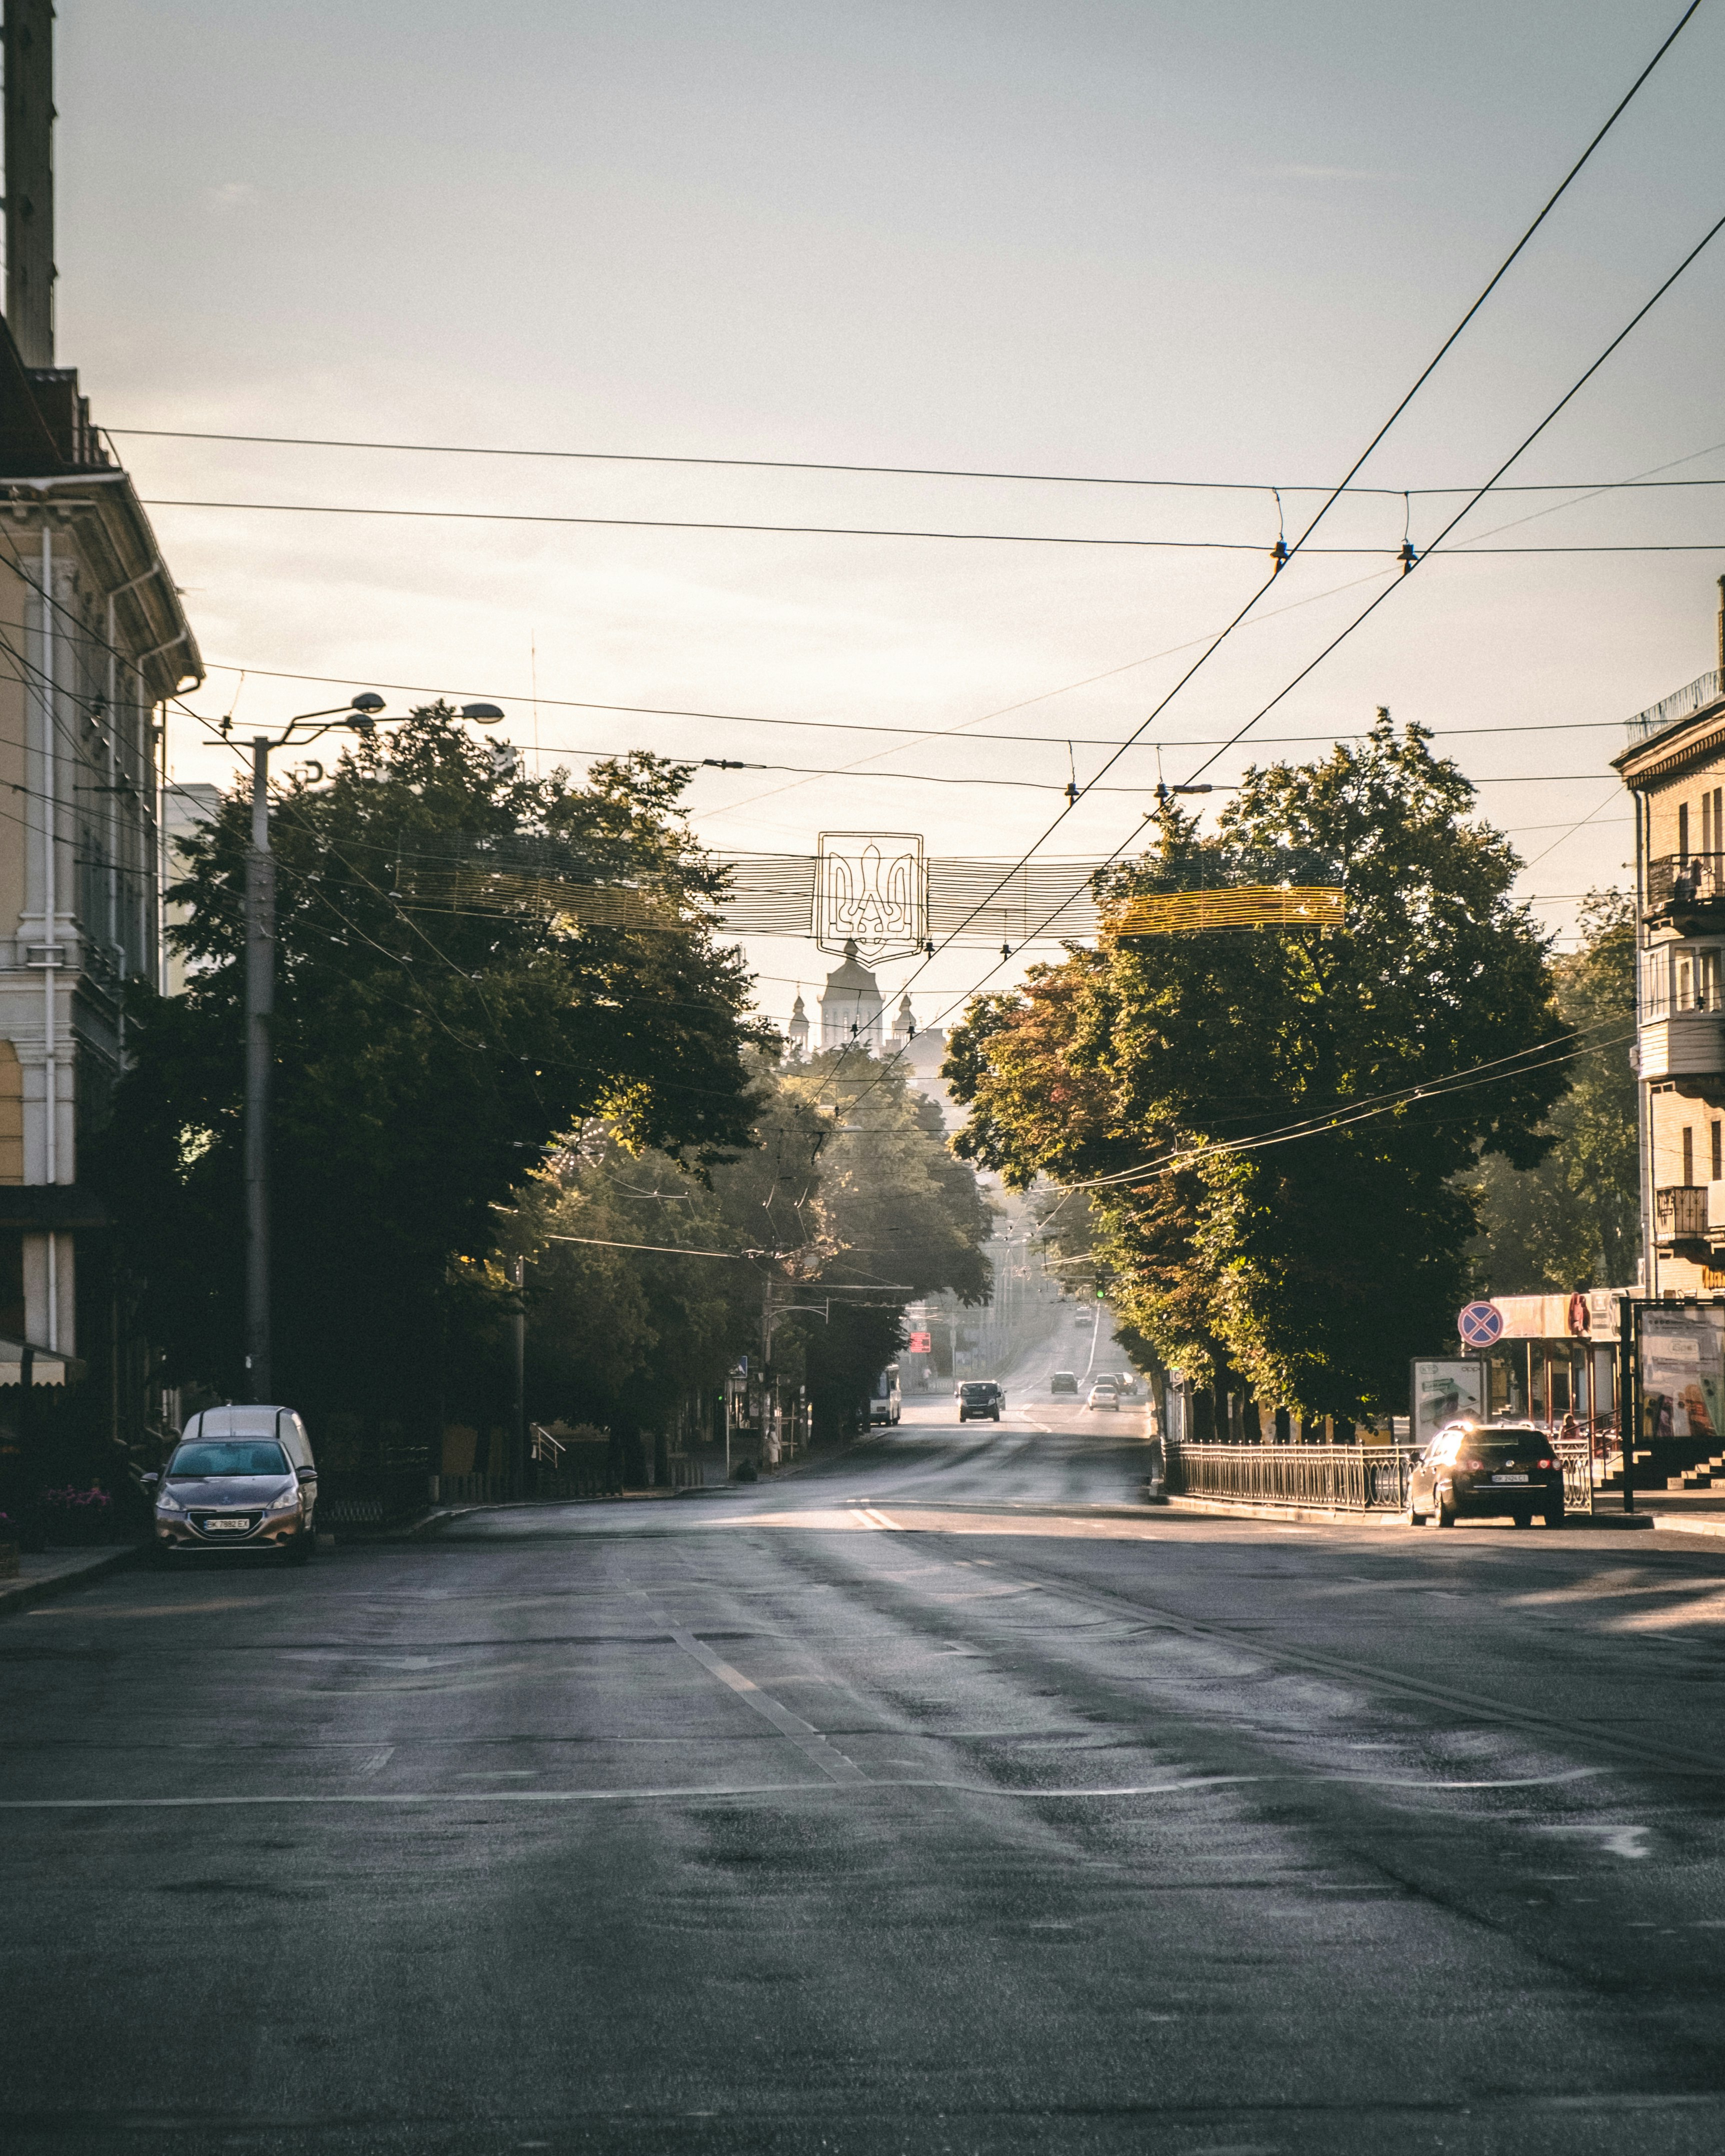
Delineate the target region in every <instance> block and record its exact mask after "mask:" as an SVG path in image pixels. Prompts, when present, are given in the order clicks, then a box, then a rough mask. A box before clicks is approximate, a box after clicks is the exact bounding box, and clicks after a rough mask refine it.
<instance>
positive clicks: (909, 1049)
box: [892, 988, 963, 1131]
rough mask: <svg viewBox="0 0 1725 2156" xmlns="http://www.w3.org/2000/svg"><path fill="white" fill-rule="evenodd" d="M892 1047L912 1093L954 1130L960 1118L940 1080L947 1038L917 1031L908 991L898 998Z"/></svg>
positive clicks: (934, 1030) (935, 1031) (929, 1029)
mask: <svg viewBox="0 0 1725 2156" xmlns="http://www.w3.org/2000/svg"><path fill="white" fill-rule="evenodd" d="M892 1046H893V1052H894V1054H895V1055H898V1056H899V1057H900V1058H901V1069H902V1070H904V1071H905V1072H906V1075H907V1076H908V1078H909V1080H910V1084H911V1090H912V1091H914V1092H917V1093H922V1094H923V1095H925V1096H927V1098H928V1099H929V1100H931V1101H933V1103H934V1105H935V1106H936V1107H937V1108H938V1109H939V1110H940V1111H941V1121H942V1122H943V1123H944V1124H945V1125H946V1127H947V1129H948V1130H949V1131H950V1130H952V1129H953V1128H954V1127H955V1126H956V1125H957V1124H958V1123H959V1122H961V1121H962V1120H963V1118H962V1117H961V1116H960V1115H959V1113H958V1108H957V1103H956V1102H955V1101H954V1100H953V1098H952V1095H951V1093H950V1092H948V1091H947V1086H946V1081H945V1080H944V1079H942V1076H941V1065H942V1063H943V1062H944V1061H945V1060H946V1055H947V1036H946V1035H945V1034H943V1033H942V1031H941V1029H940V1028H939V1027H938V1026H937V1025H930V1026H924V1027H922V1028H921V1029H918V1027H917V1024H916V1013H915V1012H914V1011H913V1010H912V1009H911V993H910V990H909V989H908V988H907V989H906V991H905V993H904V994H903V996H902V997H901V998H900V1002H899V1007H898V1010H897V1012H896V1014H895V1016H894V1018H893V1021H892Z"/></svg>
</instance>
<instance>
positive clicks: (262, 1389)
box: [222, 689, 503, 1402]
mask: <svg viewBox="0 0 1725 2156" xmlns="http://www.w3.org/2000/svg"><path fill="white" fill-rule="evenodd" d="M382 709H383V699H382V697H381V696H378V695H377V691H376V690H372V689H362V690H361V691H360V693H359V694H358V695H357V696H354V697H352V698H351V699H350V700H349V701H348V702H347V703H345V704H340V705H337V706H335V707H334V709H332V710H331V711H301V712H300V715H299V716H298V717H297V718H292V719H290V720H289V721H288V722H287V724H286V725H285V726H284V727H283V728H282V730H281V731H280V733H277V734H254V735H253V736H252V737H251V749H252V842H251V844H250V846H249V848H248V849H247V851H246V857H245V1376H246V1394H247V1397H248V1399H251V1400H253V1401H258V1402H267V1401H268V1400H269V1399H270V1397H271V1395H272V1394H273V1392H274V1390H275V1384H274V1379H273V1376H272V1373H271V1369H270V1075H271V1071H272V1069H273V1065H274V1055H273V1052H272V1049H271V1045H270V1020H271V1019H272V1017H273V1016H274V1014H275V860H273V858H272V857H271V855H270V751H271V750H272V749H277V748H287V747H299V746H300V745H302V744H304V743H305V742H314V741H316V740H317V739H318V737H319V736H320V735H322V734H326V733H331V732H335V731H338V730H341V729H347V731H352V732H354V733H357V734H359V735H361V736H362V737H368V736H369V735H370V734H371V732H372V729H373V728H374V727H375V726H376V725H377V714H378V713H379V712H380V711H382ZM461 716H462V717H463V718H464V719H467V720H469V721H475V722H476V723H478V724H480V725H484V724H485V723H486V722H488V721H491V720H495V719H501V717H502V716H503V713H502V712H501V711H500V710H499V709H498V707H497V706H496V705H495V704H464V705H463V706H461ZM302 728H309V729H310V731H301V729H302ZM222 731H223V734H225V733H226V732H227V731H228V729H227V726H225V725H224V726H223V728H222ZM320 775H321V774H320Z"/></svg>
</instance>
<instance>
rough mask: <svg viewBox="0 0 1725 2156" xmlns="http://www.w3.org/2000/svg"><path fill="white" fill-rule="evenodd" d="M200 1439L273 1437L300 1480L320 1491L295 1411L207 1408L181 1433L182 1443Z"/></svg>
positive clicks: (302, 1430)
mask: <svg viewBox="0 0 1725 2156" xmlns="http://www.w3.org/2000/svg"><path fill="white" fill-rule="evenodd" d="M200 1437H273V1438H274V1439H275V1440H276V1441H277V1443H278V1444H279V1445H280V1446H281V1448H282V1450H284V1451H285V1453H286V1454H287V1456H288V1464H289V1466H291V1467H292V1469H293V1471H294V1474H295V1477H296V1479H297V1480H298V1481H300V1482H301V1483H306V1482H309V1483H310V1484H311V1489H312V1492H313V1494H314V1495H315V1494H316V1490H317V1462H316V1460H314V1459H313V1458H312V1456H311V1439H310V1438H309V1437H308V1436H307V1435H305V1424H304V1423H303V1422H302V1421H301V1420H300V1418H299V1416H298V1415H297V1414H295V1412H294V1410H293V1409H291V1408H247V1407H225V1408H206V1409H204V1410H203V1414H195V1415H193V1417H192V1419H190V1421H189V1422H187V1424H186V1427H185V1428H184V1429H183V1430H182V1431H181V1432H180V1442H181V1443H182V1445H186V1444H189V1443H190V1442H191V1441H192V1440H193V1439H194V1438H200Z"/></svg>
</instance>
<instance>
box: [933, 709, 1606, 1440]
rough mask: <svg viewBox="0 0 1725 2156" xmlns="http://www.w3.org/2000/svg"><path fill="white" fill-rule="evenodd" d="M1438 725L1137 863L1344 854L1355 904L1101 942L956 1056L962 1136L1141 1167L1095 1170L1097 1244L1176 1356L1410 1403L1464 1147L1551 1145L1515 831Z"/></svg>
mask: <svg viewBox="0 0 1725 2156" xmlns="http://www.w3.org/2000/svg"><path fill="white" fill-rule="evenodd" d="M1428 740H1429V737H1428V736H1427V735H1426V733H1425V731H1424V730H1422V729H1421V728H1420V727H1418V726H1409V727H1407V728H1405V729H1404V731H1402V732H1401V733H1399V734H1398V733H1397V732H1396V731H1395V730H1394V727H1393V726H1392V725H1391V723H1390V720H1389V714H1388V712H1385V711H1380V712H1379V714H1378V721H1377V723H1376V725H1375V726H1373V728H1372V730H1371V731H1370V733H1369V734H1368V736H1367V737H1366V738H1365V739H1364V740H1363V741H1361V742H1355V743H1338V744H1337V747H1336V748H1335V750H1334V751H1333V752H1332V753H1331V754H1330V755H1329V756H1327V757H1324V758H1322V759H1321V760H1319V761H1317V762H1312V763H1310V764H1307V765H1302V766H1289V765H1285V764H1283V765H1276V766H1273V767H1271V768H1269V769H1265V770H1259V769H1254V770H1251V771H1250V772H1248V773H1247V775H1246V778H1245V783H1243V785H1242V787H1241V788H1240V792H1239V793H1238V795H1237V796H1236V798H1235V801H1234V802H1233V803H1232V804H1231V805H1230V807H1229V808H1227V809H1226V810H1225V811H1224V814H1223V815H1222V817H1221V818H1220V819H1219V828H1218V830H1217V832H1216V834H1214V836H1212V837H1204V836H1203V835H1201V834H1199V829H1198V828H1197V824H1196V822H1195V820H1194V819H1191V818H1189V817H1187V816H1185V815H1184V814H1182V813H1181V812H1180V811H1179V810H1178V808H1176V807H1174V806H1173V804H1169V805H1168V806H1166V807H1165V808H1164V809H1163V812H1162V814H1160V815H1159V817H1158V819H1157V824H1156V844H1155V846H1154V849H1153V851H1151V852H1150V853H1149V854H1147V855H1146V856H1145V858H1144V859H1143V860H1141V861H1139V862H1137V863H1135V864H1133V865H1131V866H1130V867H1128V868H1127V869H1125V870H1122V871H1121V872H1120V873H1119V875H1118V876H1117V878H1116V879H1115V880H1113V884H1112V886H1111V890H1112V891H1113V893H1116V894H1118V895H1122V896H1124V895H1127V894H1128V893H1132V892H1137V891H1157V890H1168V889H1171V888H1172V889H1186V888H1193V887H1195V886H1200V885H1204V884H1205V883H1209V884H1212V885H1223V884H1229V883H1240V882H1261V881H1265V880H1281V881H1287V882H1301V883H1303V882H1308V881H1311V880H1314V872H1315V870H1322V872H1323V880H1336V881H1339V882H1340V883H1341V884H1342V885H1343V888H1344V890H1345V892H1346V921H1345V925H1344V926H1343V927H1340V928H1322V929H1317V928H1314V929H1311V930H1296V931H1292V932H1271V931H1266V930H1245V931H1232V932H1209V933H1199V934H1185V935H1173V936H1163V937H1137V938H1123V939H1122V940H1120V941H1119V942H1116V943H1113V944H1112V945H1111V946H1107V947H1104V948H1102V949H1101V950H1098V951H1076V950H1075V951H1073V952H1070V954H1069V956H1068V957H1066V958H1065V960H1064V961H1063V962H1061V963H1060V964H1058V965H1055V966H1050V967H1045V968H1039V969H1036V970H1034V972H1033V973H1032V974H1031V975H1030V977H1029V980H1028V981H1027V983H1026V985H1025V988H1024V992H1023V993H1021V994H1014V995H1006V996H994V997H986V998H979V999H978V1001H977V1002H976V1003H975V1004H973V1006H972V1008H971V1009H970V1011H969V1013H968V1016H967V1022H966V1024H964V1025H963V1026H962V1027H960V1028H958V1029H956V1030H955V1033H954V1034H953V1037H952V1048H951V1053H950V1056H949V1060H948V1062H947V1077H948V1079H949V1081H950V1082H951V1084H952V1089H953V1091H954V1092H955V1094H956V1095H957V1097H958V1098H959V1099H960V1100H961V1101H965V1102H967V1103H968V1105H969V1106H970V1109H971V1116H970V1120H969V1122H968V1125H967V1127H966V1128H965V1130H964V1131H963V1132H961V1133H960V1136H959V1138H958V1140H957V1149H958V1150H959V1151H960V1152H963V1153H964V1154H966V1155H967V1156H968V1157H969V1158H973V1159H975V1160H978V1161H980V1162H982V1163H984V1164H986V1165H988V1166H991V1167H994V1168H999V1170H1000V1172H1001V1173H1003V1174H1004V1176H1005V1177H1006V1178H1008V1180H1009V1181H1010V1182H1013V1183H1018V1184H1020V1185H1023V1184H1025V1183H1029V1181H1031V1180H1032V1179H1033V1178H1035V1177H1037V1176H1045V1177H1048V1178H1051V1179H1053V1180H1055V1181H1058V1182H1061V1183H1069V1184H1070V1183H1091V1182H1097V1181H1098V1180H1099V1179H1101V1178H1117V1180H1113V1181H1108V1182H1101V1185H1100V1187H1099V1188H1096V1189H1095V1190H1094V1192H1093V1193H1092V1197H1091V1204H1092V1206H1093V1209H1094V1212H1095V1214H1096V1223H1095V1229H1096V1236H1097V1249H1098V1256H1099V1259H1101V1260H1104V1261H1105V1262H1106V1264H1107V1265H1108V1268H1109V1270H1110V1271H1111V1277H1112V1289H1111V1293H1112V1296H1113V1300H1114V1301H1115V1302H1116V1304H1117V1307H1118V1308H1119V1309H1120V1311H1121V1313H1122V1317H1123V1318H1124V1319H1125V1320H1126V1322H1127V1324H1128V1325H1130V1326H1131V1327H1133V1328H1134V1329H1135V1330H1136V1331H1137V1332H1138V1333H1139V1334H1141V1335H1142V1337H1144V1338H1145V1339H1146V1340H1147V1341H1148V1342H1151V1343H1152V1344H1153V1347H1154V1348H1155V1351H1156V1353H1158V1355H1159V1356H1160V1357H1161V1358H1162V1359H1163V1361H1164V1362H1165V1363H1168V1365H1170V1366H1172V1367H1176V1368H1180V1369H1182V1370H1183V1371H1184V1372H1186V1373H1189V1374H1190V1375H1192V1376H1194V1378H1198V1379H1199V1380H1200V1381H1201V1382H1213V1381H1215V1380H1216V1379H1218V1378H1219V1377H1220V1376H1221V1375H1222V1374H1223V1373H1224V1372H1232V1373H1237V1374H1238V1376H1239V1377H1240V1378H1241V1379H1242V1380H1243V1381H1244V1382H1245V1384H1246V1386H1247V1387H1248V1388H1249V1389H1250V1390H1251V1391H1252V1392H1253V1393H1254V1394H1255V1395H1256V1396H1257V1397H1258V1398H1259V1399H1263V1400H1266V1401H1271V1402H1279V1403H1286V1404H1289V1405H1291V1406H1294V1407H1297V1408H1299V1409H1301V1410H1302V1411H1303V1412H1305V1413H1307V1414H1337V1415H1341V1416H1350V1415H1355V1414H1359V1413H1361V1412H1371V1411H1379V1412H1381V1411H1383V1410H1384V1409H1388V1408H1394V1409H1400V1408H1401V1407H1402V1405H1403V1404H1404V1397H1405V1393H1406V1385H1407V1363H1408V1358H1409V1356H1411V1355H1413V1354H1415V1353H1429V1352H1430V1351H1431V1349H1432V1348H1433V1347H1435V1346H1437V1345H1438V1344H1440V1342H1442V1341H1443V1339H1444V1338H1445V1337H1446V1336H1447V1335H1448V1334H1449V1332H1450V1329H1451V1326H1452V1321H1453V1312H1454V1311H1455V1308H1456V1306H1457V1304H1458V1302H1459V1301H1460V1300H1461V1295H1462V1292H1463V1291H1464V1289H1465V1286H1466V1260H1465V1257H1464V1255H1463V1253H1464V1247H1465V1245H1466V1240H1467V1238H1468V1236H1469V1235H1470V1233H1471V1230H1472V1227H1473V1218H1472V1207H1471V1200H1470V1199H1469V1197H1468V1195H1467V1193H1466V1191H1465V1190H1463V1189H1461V1188H1458V1187H1457V1183H1456V1181H1455V1178H1456V1173H1457V1171H1458V1170H1459V1169H1461V1168H1465V1167H1468V1166H1471V1164H1472V1163H1473V1162H1474V1161H1475V1160H1476V1158H1477V1157H1478V1156H1479V1154H1480V1153H1481V1152H1497V1153H1501V1154H1502V1155H1503V1156H1504V1157H1505V1158H1507V1159H1508V1160H1509V1161H1510V1162H1512V1163H1513V1164H1514V1165H1516V1166H1517V1167H1527V1166H1531V1165H1532V1164H1533V1163H1535V1162H1537V1161H1538V1159H1539V1158H1541V1157H1542V1155H1543V1152H1544V1151H1545V1149H1546V1147H1548V1143H1549V1140H1548V1137H1545V1136H1544V1135H1543V1134H1542V1132H1541V1125H1542V1122H1543V1117H1544V1116H1545V1114H1546V1111H1548V1108H1549V1106H1550V1105H1551V1103H1552V1101H1553V1099H1554V1097H1555V1096H1556V1095H1557V1094H1558V1091H1561V1089H1562V1086H1563V1083H1564V1073H1563V1070H1562V1069H1561V1068H1560V1067H1559V1066H1558V1062H1557V1060H1555V1059H1556V1058H1557V1057H1558V1055H1559V1054H1560V1052H1561V1045H1562V1044H1563V1043H1565V1042H1566V1041H1567V1040H1568V1038H1569V1036H1568V1032H1567V1029H1566V1028H1565V1026H1564V1024H1563V1020H1562V1019H1561V1017H1560V1015H1559V1014H1558V1010H1557V1008H1556V1006H1555V1004H1554V1003H1553V997H1552V993H1551V985H1550V982H1549V980H1548V975H1547V972H1546V953H1545V947H1544V944H1543V941H1542V938H1541V936H1540V933H1539V931H1538V927H1537V926H1536V924H1535V923H1534V921H1532V917H1531V916H1530V915H1529V913H1528V911H1527V908H1526V907H1524V906H1520V905H1517V903H1516V902H1515V901H1513V900H1512V898H1511V896H1510V889H1511V885H1512V880H1513V878H1514V875H1515V873H1516V870H1517V860H1516V856H1515V855H1514V853H1513V852H1512V850H1511V848H1510V846H1509V845H1508V844H1507V841H1506V840H1505V839H1503V837H1502V835H1501V834H1499V833H1497V832H1496V831H1494V830H1493V829H1491V827H1490V826H1489V825H1487V824H1485V823H1483V822H1482V821H1481V820H1480V819H1478V818H1476V816H1475V814H1474V813H1473V808H1474V801H1473V790H1472V788H1471V786H1470V785H1469V783H1468V782H1467V781H1466V778H1464V777H1463V776H1462V774H1461V772H1459V771H1458V770H1457V769H1456V768H1455V765H1454V764H1452V763H1450V762H1447V761H1445V759H1442V758H1440V757H1434V756H1433V755H1432V754H1431V752H1430V748H1429V747H1428ZM1278 870H1279V871H1280V873H1278ZM1535 1051H1545V1052H1543V1053H1539V1052H1535ZM1416 1089H1424V1090H1423V1091H1416ZM1307 1132H1316V1134H1315V1135H1307V1134H1306V1133H1307Z"/></svg>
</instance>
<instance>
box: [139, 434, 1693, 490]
mask: <svg viewBox="0 0 1725 2156" xmlns="http://www.w3.org/2000/svg"><path fill="white" fill-rule="evenodd" d="M101 431H102V432H103V433H104V434H113V435H116V436H123V437H125V438H126V439H147V440H152V441H169V442H233V443H241V444H255V445H259V446H263V447H265V448H275V449H379V450H385V451H389V452H397V453H401V454H412V455H421V456H444V457H521V458H529V459H535V458H536V459H552V460H555V461H560V462H581V463H590V464H630V465H690V466H697V467H703V468H709V469H717V470H732V471H738V470H740V471H798V472H839V473H854V474H859V475H864V476H866V477H873V478H884V479H963V480H1011V481H1015V482H1024V483H1028V484H1029V485H1038V486H1108V487H1134V488H1142V489H1148V490H1168V491H1178V492H1183V493H1191V494H1253V495H1259V494H1265V495H1276V494H1284V495H1300V494H1329V493H1332V492H1335V491H1338V490H1336V489H1334V488H1332V487H1331V486H1329V485H1323V484H1310V483H1308V484H1301V483H1300V482H1298V481H1295V480H1227V479H1138V478H1129V477H1120V476H1116V475H1107V474H1098V473H1093V472H1014V471H986V470H963V469H959V468H957V467H953V466H947V465H843V464H819V463H815V462H813V461H809V460H804V459H797V458H791V457H699V456H669V455H654V454H649V453H648V452H645V451H641V450H634V449H504V448H497V447H492V446H488V445H485V444H478V443H471V442H372V441H358V440H348V439H336V438H326V437H322V436H317V435H304V434H210V433H205V432H203V431H201V430H198V429H190V428H184V427H104V428H103V429H102V430H101ZM1697 454H1701V455H1703V456H1705V455H1709V454H1712V452H1711V451H1709V450H1702V451H1699V452H1698V453H1697ZM1687 486H1725V479H1676V480H1579V479H1577V480H1540V481H1538V482H1532V481H1523V482H1522V483H1520V484H1517V485H1515V486H1508V487H1505V488H1503V489H1502V491H1503V492H1504V493H1505V494H1573V493H1586V494H1613V493H1620V492H1625V491H1627V490H1630V489H1632V488H1645V489H1648V490H1660V489H1670V488H1677V487H1687ZM1339 492H1341V493H1343V494H1350V495H1368V496H1371V497H1373V498H1374V499H1382V500H1395V501H1400V500H1406V499H1408V498H1409V497H1410V496H1411V498H1412V499H1413V500H1416V501H1420V500H1432V499H1440V498H1441V497H1443V496H1444V495H1457V494H1467V493H1470V492H1471V485H1466V484H1464V485H1460V486H1354V485H1346V484H1344V485H1343V487H1342V488H1341V489H1340V490H1339Z"/></svg>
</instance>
